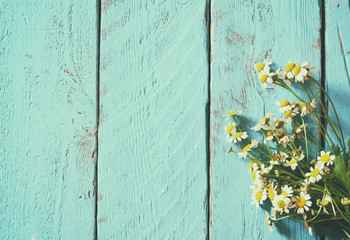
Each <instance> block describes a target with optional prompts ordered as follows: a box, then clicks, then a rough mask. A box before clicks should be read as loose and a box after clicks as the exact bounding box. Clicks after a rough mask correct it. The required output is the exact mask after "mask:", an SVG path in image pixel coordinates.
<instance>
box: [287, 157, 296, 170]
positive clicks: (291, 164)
mask: <svg viewBox="0 0 350 240" xmlns="http://www.w3.org/2000/svg"><path fill="white" fill-rule="evenodd" d="M284 166H285V167H290V168H291V169H292V170H293V171H294V170H295V169H296V168H297V166H298V162H297V161H296V159H295V158H292V159H291V160H289V161H288V160H287V162H286V164H284Z"/></svg>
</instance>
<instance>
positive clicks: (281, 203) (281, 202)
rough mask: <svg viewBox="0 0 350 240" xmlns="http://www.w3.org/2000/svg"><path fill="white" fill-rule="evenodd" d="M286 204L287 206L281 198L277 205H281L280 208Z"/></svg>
mask: <svg viewBox="0 0 350 240" xmlns="http://www.w3.org/2000/svg"><path fill="white" fill-rule="evenodd" d="M285 206H286V203H285V202H284V201H283V200H279V201H278V202H277V207H279V208H285Z"/></svg>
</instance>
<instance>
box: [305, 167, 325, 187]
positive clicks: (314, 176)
mask: <svg viewBox="0 0 350 240" xmlns="http://www.w3.org/2000/svg"><path fill="white" fill-rule="evenodd" d="M322 174H323V164H322V163H320V162H318V163H317V164H316V165H315V168H313V167H311V168H310V172H308V173H306V174H305V176H306V177H309V180H310V182H312V183H315V182H318V181H320V180H321V179H322Z"/></svg>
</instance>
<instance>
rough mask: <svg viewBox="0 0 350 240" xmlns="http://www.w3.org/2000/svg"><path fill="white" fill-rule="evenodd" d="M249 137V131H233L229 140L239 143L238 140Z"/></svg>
mask: <svg viewBox="0 0 350 240" xmlns="http://www.w3.org/2000/svg"><path fill="white" fill-rule="evenodd" d="M247 137H248V134H247V132H236V133H231V137H229V138H228V139H227V142H234V143H237V141H239V142H240V141H242V139H246V138H247Z"/></svg>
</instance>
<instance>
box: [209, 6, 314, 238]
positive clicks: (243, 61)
mask: <svg viewBox="0 0 350 240" xmlns="http://www.w3.org/2000/svg"><path fill="white" fill-rule="evenodd" d="M211 12H212V16H211V17H212V26H211V29H212V37H211V40H212V43H211V45H212V53H211V73H212V74H211V83H210V88H211V121H210V125H211V126H210V133H211V136H210V154H211V157H210V161H211V169H210V171H211V186H210V187H211V196H210V199H211V204H210V209H211V210H210V212H211V217H210V238H211V239H315V237H309V234H308V232H307V230H306V229H305V227H304V225H303V224H299V223H298V224H297V223H295V222H292V221H288V220H286V221H283V222H281V223H280V224H278V228H276V226H274V231H273V233H272V234H270V232H269V230H268V228H267V226H266V222H265V217H266V216H265V213H264V210H263V209H261V208H258V209H256V208H255V207H254V206H252V205H251V200H250V197H251V189H249V186H250V185H252V181H251V176H250V175H249V174H248V173H247V171H248V163H249V161H244V160H243V159H238V158H237V157H236V155H233V154H231V155H229V154H228V153H227V149H228V147H229V146H230V145H229V144H228V143H227V142H226V141H225V132H224V128H225V127H226V125H227V122H226V121H225V118H224V117H223V115H225V114H227V113H229V112H231V111H233V110H242V111H243V112H244V115H245V116H246V117H247V121H246V122H244V123H243V126H244V127H245V128H248V126H252V125H253V124H256V123H257V122H258V121H259V119H260V118H261V117H262V116H264V115H266V114H267V113H269V112H274V114H275V115H277V116H281V115H280V114H278V112H277V110H278V108H277V106H276V105H275V102H276V101H281V100H284V99H293V100H294V98H292V96H291V95H290V94H287V93H286V91H284V90H283V89H279V90H278V91H274V90H273V89H269V90H267V91H265V90H263V89H262V87H261V84H260V82H259V80H258V76H257V74H256V73H255V71H254V70H253V66H254V63H256V62H260V61H262V60H264V59H265V58H267V59H268V60H271V61H273V62H274V63H276V64H278V65H279V67H283V68H285V66H286V64H287V63H288V61H294V62H303V61H304V60H307V61H310V62H312V63H313V65H316V67H317V69H318V70H319V69H320V68H319V65H320V32H319V31H320V14H319V6H318V2H317V1H301V0H298V1H294V0H293V1H292V0H290V1H283V2H282V1H277V0H262V1H257V0H256V1H254V0H252V1H245V0H237V1H228V0H215V1H212V6H211ZM316 77H317V76H316Z"/></svg>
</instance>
